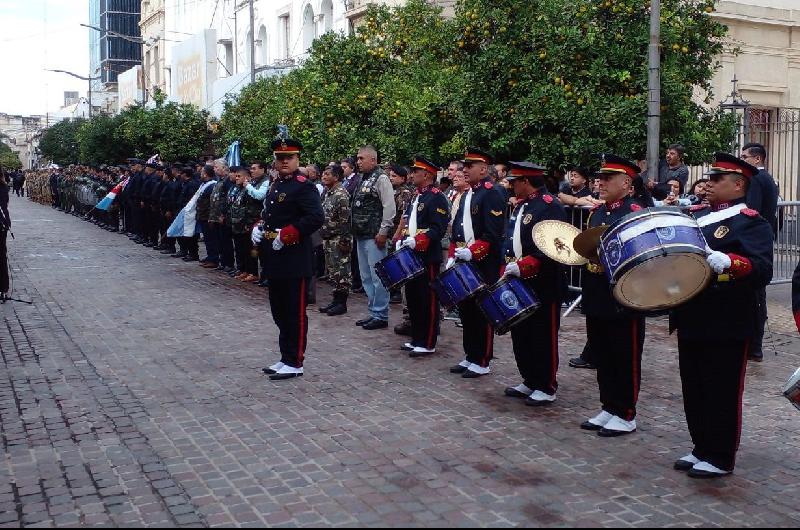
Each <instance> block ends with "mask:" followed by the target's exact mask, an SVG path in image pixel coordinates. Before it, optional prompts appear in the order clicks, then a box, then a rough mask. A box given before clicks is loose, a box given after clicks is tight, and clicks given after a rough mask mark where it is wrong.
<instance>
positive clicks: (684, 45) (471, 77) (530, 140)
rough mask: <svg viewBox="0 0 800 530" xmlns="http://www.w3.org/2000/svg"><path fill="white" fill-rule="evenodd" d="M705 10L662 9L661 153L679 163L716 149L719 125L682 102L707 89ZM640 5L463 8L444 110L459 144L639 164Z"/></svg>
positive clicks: (643, 19)
mask: <svg viewBox="0 0 800 530" xmlns="http://www.w3.org/2000/svg"><path fill="white" fill-rule="evenodd" d="M713 5H714V1H713V0H708V1H706V0H702V1H698V0H662V7H661V9H662V41H661V42H662V45H663V52H662V57H663V59H662V103H663V104H662V122H661V137H662V143H663V144H664V145H665V146H666V145H667V144H669V143H673V142H681V143H683V144H684V145H686V147H687V150H688V153H689V161H690V162H692V161H699V160H703V159H705V158H706V157H707V156H708V155H709V154H710V153H711V152H712V151H714V150H716V149H718V148H719V147H720V146H722V145H725V144H726V143H727V140H724V141H721V140H722V139H723V138H726V135H728V134H730V131H732V127H731V123H730V122H729V121H728V120H727V119H725V118H723V117H722V116H721V115H720V114H719V113H717V112H712V111H709V110H707V109H705V108H703V107H701V106H700V105H698V104H697V103H695V102H694V101H693V100H692V95H693V90H694V87H698V88H701V89H704V90H710V85H709V82H710V80H711V77H712V75H713V73H714V71H715V69H716V67H717V64H716V59H715V57H717V56H718V55H719V54H720V53H721V52H722V46H723V41H722V39H723V37H724V35H725V33H726V28H725V27H724V26H722V25H721V24H719V22H717V21H716V20H715V19H714V18H712V17H710V16H709V13H710V12H711V11H712V10H713ZM649 17H650V12H649V2H644V1H642V0H602V1H598V0H569V1H565V0H524V1H522V0H463V1H461V2H459V4H458V8H457V16H456V20H455V24H456V25H457V26H458V28H457V32H458V42H457V45H456V46H457V49H458V50H459V53H458V55H457V58H456V60H457V61H458V62H459V63H460V64H461V65H462V66H461V69H462V78H463V79H464V82H463V83H461V84H460V85H458V86H457V89H458V93H457V94H456V95H455V98H454V108H455V111H456V112H457V116H458V121H459V122H460V123H461V124H462V125H463V131H462V133H461V135H460V138H461V139H462V140H463V141H464V142H469V143H476V144H481V145H487V146H489V147H490V148H491V149H493V150H494V151H496V152H497V153H498V154H500V155H501V156H502V155H505V156H508V157H511V158H526V157H528V156H530V157H532V158H533V159H535V160H538V161H540V162H543V163H548V164H552V165H557V164H560V163H562V162H565V161H569V162H583V163H587V162H590V161H591V159H592V156H591V155H592V153H601V152H615V153H619V154H621V155H625V156H629V157H642V156H643V154H644V152H645V144H646V117H647V77H648V70H647V48H648V42H649Z"/></svg>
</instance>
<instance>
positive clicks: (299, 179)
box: [297, 175, 308, 182]
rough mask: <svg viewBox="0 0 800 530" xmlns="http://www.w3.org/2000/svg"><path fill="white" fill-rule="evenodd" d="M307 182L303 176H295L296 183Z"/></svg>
mask: <svg viewBox="0 0 800 530" xmlns="http://www.w3.org/2000/svg"><path fill="white" fill-rule="evenodd" d="M307 180H308V179H307V178H306V177H304V176H303V175H297V182H305V181H307Z"/></svg>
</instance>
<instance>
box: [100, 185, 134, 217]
mask: <svg viewBox="0 0 800 530" xmlns="http://www.w3.org/2000/svg"><path fill="white" fill-rule="evenodd" d="M127 185H128V179H125V180H123V181H122V182H120V183H119V184H117V185H116V186H114V187H113V188H112V189H111V191H109V192H108V195H106V196H105V197H104V198H103V200H101V201H100V202H98V203H97V205H96V206H95V208H97V209H98V210H105V211H108V209H109V208H110V207H111V204H112V203H113V202H114V199H116V198H117V195H119V194H120V192H121V191H122V190H123V189H125V186H127Z"/></svg>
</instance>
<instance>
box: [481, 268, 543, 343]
mask: <svg viewBox="0 0 800 530" xmlns="http://www.w3.org/2000/svg"><path fill="white" fill-rule="evenodd" d="M540 305H541V303H540V301H539V298H538V297H537V296H536V293H534V292H533V289H531V288H530V287H529V286H528V285H527V284H526V283H525V282H524V281H523V280H521V279H519V278H515V277H513V276H509V277H506V278H503V279H502V280H500V281H499V282H497V283H496V284H494V285H493V286H491V287H489V289H488V290H487V291H486V292H485V293H484V294H483V295H481V298H480V300H479V301H478V306H479V307H480V308H481V310H482V311H483V313H484V314H485V315H486V318H487V320H488V321H489V323H490V324H491V325H492V326H493V327H494V332H495V333H497V334H498V335H504V334H506V333H508V332H509V331H510V330H511V328H513V327H514V326H516V325H518V324H519V323H520V322H522V321H523V320H525V319H526V318H528V317H529V316H531V315H532V314H533V313H535V312H536V310H537V309H539V306H540Z"/></svg>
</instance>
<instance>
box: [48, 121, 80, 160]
mask: <svg viewBox="0 0 800 530" xmlns="http://www.w3.org/2000/svg"><path fill="white" fill-rule="evenodd" d="M82 124H83V120H72V121H69V120H64V121H60V122H58V123H56V124H55V125H53V126H52V127H50V128H49V129H47V130H46V131H45V132H44V133H43V134H42V139H41V140H40V141H39V150H40V151H41V153H42V156H43V157H44V158H45V159H46V160H50V161H51V162H53V163H56V164H58V165H61V166H66V165H69V164H74V163H76V162H78V161H79V159H80V146H79V145H78V138H77V136H78V130H79V129H80V128H81V125H82Z"/></svg>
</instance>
